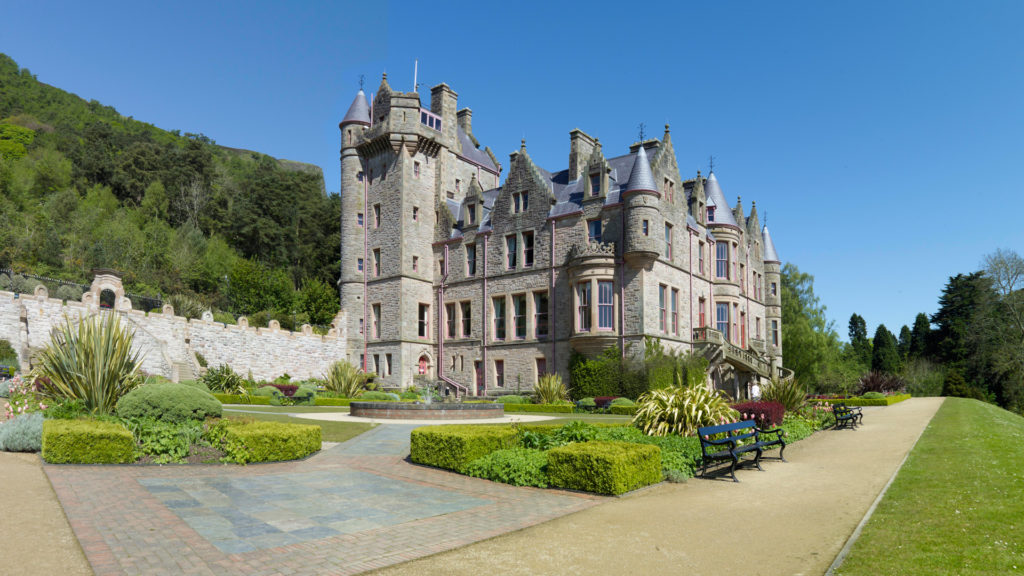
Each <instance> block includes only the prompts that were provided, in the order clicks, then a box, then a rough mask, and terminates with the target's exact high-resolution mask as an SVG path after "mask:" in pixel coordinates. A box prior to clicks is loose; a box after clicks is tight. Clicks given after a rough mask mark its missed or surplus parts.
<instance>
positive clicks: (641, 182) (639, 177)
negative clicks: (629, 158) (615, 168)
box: [623, 144, 658, 192]
mask: <svg viewBox="0 0 1024 576" xmlns="http://www.w3.org/2000/svg"><path fill="white" fill-rule="evenodd" d="M637 190H647V191H650V192H657V191H658V185H657V184H655V183H654V174H652V173H651V163H650V162H649V161H648V160H647V151H646V150H644V147H643V144H641V145H640V148H639V149H638V150H637V151H636V160H635V161H634V162H633V171H632V172H630V173H629V181H627V182H626V187H625V188H624V189H623V191H624V192H633V191H637Z"/></svg>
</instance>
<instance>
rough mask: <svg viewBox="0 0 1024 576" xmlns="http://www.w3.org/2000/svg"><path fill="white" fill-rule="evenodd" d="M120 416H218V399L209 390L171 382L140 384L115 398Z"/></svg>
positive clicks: (170, 419)
mask: <svg viewBox="0 0 1024 576" xmlns="http://www.w3.org/2000/svg"><path fill="white" fill-rule="evenodd" d="M115 410H116V411H117V415H118V416H120V417H121V418H155V419H157V420H163V421H164V422H184V421H185V420H205V419H207V418H209V417H211V416H216V417H220V415H221V405H220V402H219V401H218V400H217V399H216V398H214V397H213V395H211V394H210V393H209V392H204V391H203V390H201V389H199V388H196V387H195V386H188V385H186V384H175V383H173V382H156V383H153V384H146V385H144V386H140V387H138V388H136V389H134V390H132V391H131V392H129V393H127V394H125V395H124V396H122V397H121V399H120V400H118V401H117V406H116V408H115Z"/></svg>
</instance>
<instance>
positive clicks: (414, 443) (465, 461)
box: [409, 424, 518, 472]
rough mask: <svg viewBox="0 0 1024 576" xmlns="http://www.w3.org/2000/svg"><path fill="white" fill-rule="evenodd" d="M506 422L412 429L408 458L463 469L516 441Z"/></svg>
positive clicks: (446, 467)
mask: <svg viewBox="0 0 1024 576" xmlns="http://www.w3.org/2000/svg"><path fill="white" fill-rule="evenodd" d="M516 436H517V434H516V431H515V429H513V428H512V427H511V426H508V425H486V424H483V425H481V424H447V425H440V426H424V427H422V428H416V429H415V430H413V431H412V435H411V439H410V448H409V450H410V458H411V459H412V461H413V462H416V463H417V464H426V465H427V466H436V467H438V468H445V469H447V470H455V471H456V472H465V470H466V467H467V466H469V463H470V462H472V461H473V460H476V459H477V458H482V457H484V456H487V455H488V454H490V453H491V452H494V451H497V450H502V449H505V448H513V447H515V446H516V445H517V444H518V442H517V438H516Z"/></svg>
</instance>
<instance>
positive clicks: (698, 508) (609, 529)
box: [374, 398, 953, 576]
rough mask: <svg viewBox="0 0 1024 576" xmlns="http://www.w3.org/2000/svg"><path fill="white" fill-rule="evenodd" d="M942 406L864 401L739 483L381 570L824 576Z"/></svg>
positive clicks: (717, 483)
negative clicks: (849, 425)
mask: <svg viewBox="0 0 1024 576" xmlns="http://www.w3.org/2000/svg"><path fill="white" fill-rule="evenodd" d="M941 404H942V399H941V398H914V399H911V400H908V401H906V402H901V403H899V404H896V405H893V406H889V407H885V408H865V409H864V424H863V426H861V427H859V428H858V429H857V430H852V431H851V430H826V431H823V432H821V433H818V434H815V435H813V436H812V437H810V438H808V439H806V440H804V441H802V442H799V443H797V444H794V445H793V446H790V447H787V448H786V459H787V460H788V462H786V463H783V462H778V461H768V463H766V464H763V466H764V468H765V470H766V471H765V472H758V471H756V470H742V471H740V472H738V473H737V474H738V477H739V479H740V483H738V484H734V483H733V482H732V481H731V480H728V479H726V480H702V479H694V480H690V481H689V482H687V483H686V484H661V485H659V486H656V487H653V488H651V489H648V490H644V491H640V492H639V493H637V494H634V495H630V496H627V497H625V498H622V499H614V500H611V501H609V502H608V503H606V504H604V505H602V506H598V507H595V508H590V509H588V510H584V511H583V512H580V513H578V514H573V515H571V516H566V517H563V518H559V519H557V520H554V521H551V522H548V523H546V524H542V525H540V526H534V527H532V528H528V529H526V530H522V531H519V532H516V533H514V534H508V535H505V536H501V537H499V538H494V539H492V540H489V541H487V542H481V543H478V544H474V545H472V546H467V547H464V548H461V549H458V550H453V551H450V552H446V553H444V554H439V555H437V556H433V557H430V558H425V559H422V560H417V561H414V562H409V563H407V564H403V565H401V566H395V567H391V568H385V569H383V570H380V571H379V572H375V573H374V574H375V575H376V576H383V575H387V576H394V575H419V574H445V575H446V576H459V575H466V576H476V575H478V574H489V573H494V572H495V571H497V572H500V573H501V574H524V575H525V574H529V575H532V574H692V575H702V574H707V575H716V576H717V575H721V574H744V575H748V574H749V575H757V574H763V575H765V576H779V575H811V574H813V575H820V574H823V573H824V572H825V571H826V570H827V569H828V567H829V565H830V564H831V563H832V560H833V559H834V558H835V556H836V554H838V553H839V551H840V549H841V548H842V547H843V544H844V543H845V542H846V540H847V538H849V536H850V534H852V533H853V530H854V528H855V527H856V526H857V524H858V523H859V522H860V520H861V518H863V516H864V514H865V513H866V512H867V510H868V508H869V507H870V506H871V503H872V502H873V501H874V500H875V498H876V497H877V496H878V494H879V492H880V491H881V490H882V488H883V487H884V486H885V484H886V482H888V480H889V478H890V477H891V476H892V474H893V473H894V472H896V471H897V469H898V468H899V466H900V463H901V462H902V461H903V457H904V456H905V455H906V454H907V452H909V450H910V449H911V447H912V446H913V444H914V442H915V441H916V440H917V438H918V436H919V435H920V433H921V432H922V431H923V430H924V428H925V426H927V425H928V422H930V421H931V419H932V416H933V415H934V414H935V412H936V411H937V410H938V408H939V406H940V405H941ZM951 473H953V471H951ZM879 553H881V554H884V553H885V551H884V550H883V551H879Z"/></svg>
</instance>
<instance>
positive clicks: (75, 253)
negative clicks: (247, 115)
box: [0, 54, 340, 323]
mask: <svg viewBox="0 0 1024 576" xmlns="http://www.w3.org/2000/svg"><path fill="white" fill-rule="evenodd" d="M339 212H340V210H339V206H338V199H337V197H336V196H332V195H328V194H327V193H326V192H325V188H324V181H323V173H322V171H321V170H320V168H319V167H317V166H313V165H310V164H303V163H299V162H293V161H288V160H276V159H274V158H271V157H269V156H266V155H263V154H260V153H258V152H252V151H249V150H240V149H235V148H226V147H221V146H217V145H216V143H214V142H213V141H212V140H210V139H209V138H207V137H206V136H203V135H202V134H187V133H186V134H184V135H182V134H180V133H179V132H178V131H167V130H162V129H160V128H157V127H155V126H153V125H152V124H147V123H145V122H140V121H138V120H135V119H132V118H129V117H125V116H122V115H121V114H119V113H118V112H117V111H116V110H115V109H113V108H111V107H110V106H104V105H102V104H100V103H99V102H97V101H95V100H92V101H86V100H83V99H82V98H79V97H78V96H76V95H74V94H70V93H68V92H65V91H64V90H61V89H59V88H55V87H53V86H50V85H47V84H44V83H42V82H39V81H38V80H36V78H35V77H34V76H33V75H32V74H31V73H30V72H29V71H28V70H27V69H22V68H19V67H18V65H17V63H15V62H14V60H12V59H11V58H10V57H8V56H6V55H4V54H0V268H12V269H14V270H15V271H18V272H28V273H35V274H40V275H46V276H52V277H57V278H61V279H67V280H73V281H76V282H88V281H89V280H90V279H91V273H90V271H91V270H92V269H94V268H113V269H116V270H120V271H122V272H123V273H124V275H125V276H124V280H125V284H126V285H127V286H128V288H129V290H131V291H133V292H137V293H146V294H156V293H158V292H159V293H162V294H164V295H167V294H184V295H188V296H190V297H193V298H197V299H199V300H200V301H202V302H203V303H204V304H205V305H206V306H211V305H212V306H214V307H216V308H218V309H221V310H225V311H231V312H233V313H235V314H250V315H251V314H254V313H257V312H260V311H263V310H266V311H267V314H266V315H264V316H268V315H270V314H277V315H281V316H285V315H287V316H291V315H293V314H294V313H296V312H300V313H301V312H307V313H308V312H310V310H307V308H309V306H305V305H303V303H304V302H308V301H309V300H310V299H311V298H312V296H310V295H309V294H306V296H305V297H304V298H302V299H299V298H298V294H296V293H295V288H297V287H302V286H304V285H306V284H310V285H315V290H316V291H318V292H319V293H320V299H321V300H323V299H324V297H325V294H324V290H325V289H326V290H327V291H328V292H333V288H330V287H332V286H334V283H335V282H336V280H337V275H338V269H339V266H338V258H339V256H338V250H337V247H338V244H339V234H340V231H339V221H338V218H337V217H336V215H337V214H339ZM313 289H314V288H309V289H308V290H313ZM246 290H249V291H250V292H246ZM335 300H336V298H335ZM334 308H335V310H336V305H335V307H334ZM332 315H333V313H332ZM313 316H316V317H315V318H311V319H312V320H315V321H317V322H322V321H325V317H327V312H326V311H321V312H318V313H314V314H313ZM289 323H290V322H289Z"/></svg>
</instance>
